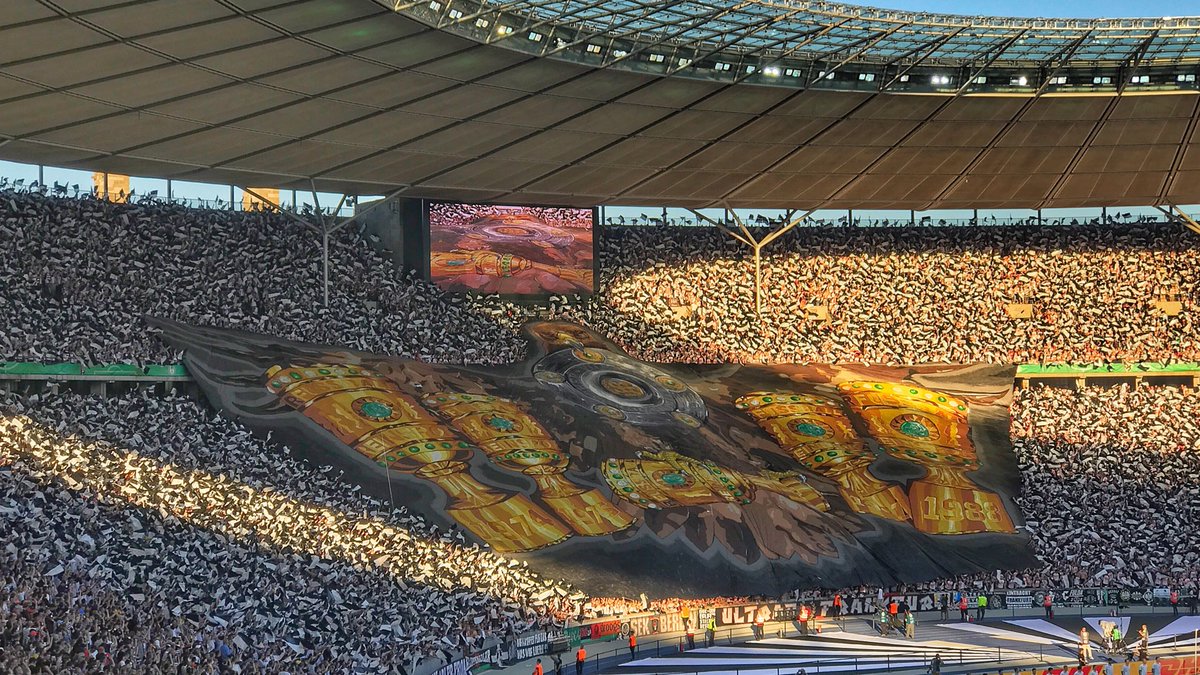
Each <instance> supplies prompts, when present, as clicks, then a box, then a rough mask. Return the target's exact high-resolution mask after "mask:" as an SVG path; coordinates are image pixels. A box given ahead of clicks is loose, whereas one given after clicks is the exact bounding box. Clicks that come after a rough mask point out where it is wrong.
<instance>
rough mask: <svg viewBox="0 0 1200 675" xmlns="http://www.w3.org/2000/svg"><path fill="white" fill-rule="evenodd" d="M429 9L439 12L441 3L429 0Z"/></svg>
mask: <svg viewBox="0 0 1200 675" xmlns="http://www.w3.org/2000/svg"><path fill="white" fill-rule="evenodd" d="M429 9H432V10H433V11H435V12H440V11H442V3H440V2H438V0H429Z"/></svg>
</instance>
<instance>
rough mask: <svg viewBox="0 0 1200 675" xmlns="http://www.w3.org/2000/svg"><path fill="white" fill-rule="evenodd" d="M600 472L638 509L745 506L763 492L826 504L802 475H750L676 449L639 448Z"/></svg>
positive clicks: (817, 505) (809, 503)
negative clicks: (701, 459)
mask: <svg viewBox="0 0 1200 675" xmlns="http://www.w3.org/2000/svg"><path fill="white" fill-rule="evenodd" d="M601 472H602V473H603V474H604V480H606V481H608V484H609V486H610V487H611V488H612V490H613V494H615V495H617V496H618V497H620V498H622V499H624V500H625V501H627V502H629V503H630V504H634V505H636V506H640V507H641V508H643V509H669V508H675V507H677V506H702V505H705V504H719V503H726V504H742V505H745V504H749V503H750V502H752V501H754V493H755V491H756V490H765V491H767V492H774V493H775V494H778V495H782V496H784V497H787V498H788V499H790V500H792V501H794V502H796V503H797V504H803V505H805V506H809V507H812V508H814V509H816V510H818V511H827V510H829V504H827V503H826V502H825V498H824V497H822V496H821V493H819V492H817V491H816V490H814V489H813V488H812V486H810V485H809V484H808V483H805V482H804V480H803V479H802V478H800V477H799V476H796V475H795V474H791V473H786V472H782V471H764V472H762V473H761V474H758V475H751V474H746V473H742V472H740V471H735V470H733V469H729V468H726V467H723V466H719V465H717V464H715V463H713V462H702V461H700V460H696V459H692V458H691V457H685V456H683V455H681V454H679V453H677V452H673V451H670V450H664V451H662V452H639V453H638V458H637V459H609V460H607V461H606V462H605V463H604V465H603V467H602V468H601Z"/></svg>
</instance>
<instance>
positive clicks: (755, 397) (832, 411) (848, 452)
mask: <svg viewBox="0 0 1200 675" xmlns="http://www.w3.org/2000/svg"><path fill="white" fill-rule="evenodd" d="M735 405H736V406H737V408H738V410H744V411H746V413H747V414H749V415H750V417H752V418H754V421H755V422H758V425H759V426H760V427H762V429H763V431H766V432H767V433H768V434H770V435H771V437H772V438H774V439H775V442H777V443H779V446H780V447H781V448H783V450H784V451H785V452H787V453H788V454H790V455H791V456H792V457H794V458H795V459H796V461H798V462H800V463H801V464H803V465H804V468H805V469H808V470H809V471H812V472H813V473H818V474H821V475H822V476H825V477H826V478H828V479H830V480H832V481H834V482H835V483H837V484H838V488H839V489H838V491H839V492H840V493H841V495H842V498H843V499H845V500H846V503H847V504H849V505H850V508H851V509H853V510H854V511H856V512H858V513H866V514H870V515H873V516H879V517H880V518H888V519H890V520H903V521H907V520H908V519H909V517H910V516H909V508H908V496H907V495H906V494H904V491H903V490H901V489H900V487H899V486H897V485H894V484H891V483H885V482H883V481H881V480H879V479H878V478H876V477H875V476H873V475H871V471H870V466H871V463H872V462H874V461H875V454H874V453H872V452H871V451H870V450H869V449H867V447H866V446H865V445H864V444H863V442H862V439H860V438H859V437H858V433H857V432H855V431H854V426H853V424H852V423H851V422H850V418H848V417H846V414H845V413H844V412H842V408H841V406H840V405H839V404H838V402H837V401H834V400H831V399H828V398H825V397H822V396H816V395H809V394H799V393H795V392H763V391H759V392H754V393H751V394H747V395H745V396H742V397H740V398H738V399H737V401H736V402H735Z"/></svg>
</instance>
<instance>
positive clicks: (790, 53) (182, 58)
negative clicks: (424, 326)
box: [0, 0, 1200, 210]
mask: <svg viewBox="0 0 1200 675" xmlns="http://www.w3.org/2000/svg"><path fill="white" fill-rule="evenodd" d="M0 22H2V25H0V35H2V36H3V38H4V39H3V44H4V45H6V46H5V47H4V48H3V49H2V50H0V52H2V53H0V157H3V158H5V159H11V160H15V161H22V162H29V163H39V164H49V165H60V166H69V167H78V168H84V169H89V170H99V171H107V172H112V173H123V174H131V175H142V176H158V177H164V178H173V179H176V180H196V181H212V182H221V183H229V184H235V185H277V186H279V187H284V188H289V187H293V188H305V189H307V188H310V187H313V186H315V187H316V188H317V189H320V190H329V191H337V192H345V193H349V194H390V193H392V192H396V191H400V193H401V194H403V195H405V196H412V197H425V198H445V199H455V200H463V201H501V202H516V203H543V204H559V205H586V206H590V205H596V204H649V205H656V206H657V205H661V206H690V207H705V206H714V205H723V204H727V205H729V206H732V207H755V208H821V207H824V208H852V209H906V210H907V209H914V210H926V209H963V208H1029V209H1035V208H1058V207H1098V206H1134V205H1141V206H1144V205H1160V204H1191V203H1197V202H1200V187H1197V186H1200V180H1198V178H1200V175H1198V174H1200V152H1197V151H1195V143H1194V141H1196V138H1195V132H1196V122H1197V119H1200V96H1197V93H1200V90H1198V88H1197V83H1196V75H1197V74H1198V71H1200V45H1197V35H1198V34H1200V19H1120V20H1024V19H1009V18H994V17H956V16H946V15H936V14H927V13H907V12H892V11H887V10H878V9H870V8H860V7H848V6H843V5H838V4H835V3H823V2H790V3H767V2H753V3H737V4H734V3H726V2H716V3H713V2H705V3H702V2H688V3H675V4H654V5H650V6H643V5H641V4H638V3H632V2H595V3H583V2H557V3H533V2H512V3H503V4H492V3H479V2H474V1H467V0H461V1H460V0H450V1H446V0H431V1H430V2H423V3H408V2H404V3H397V2H391V1H382V0H381V1H380V2H373V1H371V0H261V1H260V0H254V1H250V0H221V1H218V0H189V1H181V0H157V1H155V2H134V3H130V2H114V1H112V0H103V1H101V2H87V3H56V4H51V3H43V2H37V1H35V0H14V1H13V2H10V3H7V4H6V8H5V12H4V14H3V16H2V17H0Z"/></svg>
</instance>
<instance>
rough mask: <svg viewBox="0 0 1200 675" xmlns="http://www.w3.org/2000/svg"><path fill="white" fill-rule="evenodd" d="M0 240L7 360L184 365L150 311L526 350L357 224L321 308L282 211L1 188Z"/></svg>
mask: <svg viewBox="0 0 1200 675" xmlns="http://www.w3.org/2000/svg"><path fill="white" fill-rule="evenodd" d="M0 248H3V250H5V251H7V252H8V254H6V255H4V256H0V289H3V292H2V293H0V325H3V326H5V330H3V331H0V361H5V360H8V361H40V362H56V361H79V362H83V363H85V364H88V365H96V364H105V363H139V364H145V363H174V362H176V361H178V360H179V354H176V353H173V352H172V351H171V350H170V349H168V348H167V347H166V346H165V345H164V344H163V343H162V342H161V341H160V340H159V339H158V337H157V336H156V335H155V334H154V333H153V332H152V331H151V330H150V329H149V328H148V327H147V325H146V323H145V321H144V320H143V317H145V316H147V315H149V316H158V317H164V318H170V319H178V320H181V321H186V322H191V323H199V324H203V325H210V326H224V327H229V328H238V329H242V330H248V331H254V332H260V333H268V334H272V335H278V336H281V337H285V338H290V339H296V340H302V341H312V342H319V343H325V344H337V345H343V346H348V347H351V348H354V349H362V350H369V351H379V352H387V353H393V354H399V355H404V356H411V357H416V358H421V359H425V360H434V361H448V362H458V363H461V362H475V361H483V360H491V361H495V362H511V361H513V360H519V359H520V358H521V357H522V356H523V354H524V342H523V340H521V339H520V337H519V336H518V334H517V332H516V331H515V330H512V329H503V330H498V329H497V327H496V323H495V321H494V320H493V319H492V318H490V317H489V316H488V315H486V314H483V313H482V310H481V309H480V308H478V307H476V306H475V305H476V303H472V302H471V301H470V300H469V299H467V298H465V297H463V296H456V295H448V294H445V293H442V292H441V291H439V290H438V289H436V288H435V287H434V286H433V285H431V284H428V283H425V282H423V281H420V280H418V279H415V278H414V277H413V275H411V274H408V273H405V272H403V271H402V270H399V269H397V268H396V267H395V266H394V265H392V264H391V263H390V262H388V261H387V260H385V259H383V258H382V257H381V256H380V255H379V254H377V253H375V252H374V251H373V250H372V249H371V248H370V247H369V246H367V245H366V243H365V242H364V241H363V240H362V239H361V238H360V237H359V235H358V233H357V232H355V231H353V228H344V229H343V230H341V231H339V232H338V233H337V234H335V235H333V236H331V237H330V245H329V259H330V260H329V263H330V302H329V306H328V307H325V306H324V305H323V289H322V259H321V237H320V235H318V234H316V233H314V232H313V231H312V230H309V229H308V228H305V227H304V226H303V225H300V224H299V223H297V222H295V221H294V220H292V219H290V218H288V217H286V216H285V215H282V214H279V213H272V212H269V211H248V212H243V211H229V210H200V209H189V208H186V207H184V206H180V205H177V204H170V203H163V202H155V201H145V202H141V203H134V204H114V203H110V202H106V201H102V200H96V199H92V198H90V197H84V198H62V197H53V196H47V195H44V194H41V193H39V192H30V191H12V190H9V191H0Z"/></svg>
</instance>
